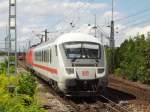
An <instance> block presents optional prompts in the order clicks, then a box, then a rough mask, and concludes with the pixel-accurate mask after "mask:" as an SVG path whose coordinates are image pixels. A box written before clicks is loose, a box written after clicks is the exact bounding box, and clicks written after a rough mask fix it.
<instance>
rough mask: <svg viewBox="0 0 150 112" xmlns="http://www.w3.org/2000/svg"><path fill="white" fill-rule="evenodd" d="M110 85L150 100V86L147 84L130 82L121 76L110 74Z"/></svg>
mask: <svg viewBox="0 0 150 112" xmlns="http://www.w3.org/2000/svg"><path fill="white" fill-rule="evenodd" d="M109 87H111V88H114V89H117V90H120V91H124V92H127V93H130V94H134V95H135V96H136V97H138V98H142V99H145V100H148V101H150V87H149V86H147V85H143V84H139V83H136V82H130V81H127V80H124V79H121V78H116V77H114V76H110V77H109Z"/></svg>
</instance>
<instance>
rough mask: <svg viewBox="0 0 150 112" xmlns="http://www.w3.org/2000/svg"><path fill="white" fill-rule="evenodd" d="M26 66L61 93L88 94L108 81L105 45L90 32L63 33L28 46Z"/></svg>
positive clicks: (104, 86)
mask: <svg viewBox="0 0 150 112" xmlns="http://www.w3.org/2000/svg"><path fill="white" fill-rule="evenodd" d="M26 63H27V67H28V68H29V69H30V70H31V71H32V72H35V73H36V75H37V76H38V77H40V78H42V79H43V80H44V81H46V82H48V83H49V85H50V86H51V87H52V88H53V89H54V90H56V91H57V92H61V93H63V94H65V95H70V96H89V95H96V94H99V93H100V92H102V91H104V90H105V88H106V87H107V84H108V75H107V62H106V54H105V47H104V45H103V44H102V43H100V41H99V40H98V39H97V38H95V37H94V36H92V35H89V34H83V33H66V34H63V35H61V36H59V37H58V38H55V39H52V40H49V41H47V42H44V43H41V44H40V45H38V46H34V47H31V48H30V49H29V50H28V51H27V53H26Z"/></svg>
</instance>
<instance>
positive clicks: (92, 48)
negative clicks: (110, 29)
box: [64, 42, 101, 59]
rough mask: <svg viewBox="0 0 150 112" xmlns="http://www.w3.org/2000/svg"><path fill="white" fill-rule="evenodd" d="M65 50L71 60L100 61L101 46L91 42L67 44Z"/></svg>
mask: <svg viewBox="0 0 150 112" xmlns="http://www.w3.org/2000/svg"><path fill="white" fill-rule="evenodd" d="M64 49H65V52H66V56H67V57H68V58H69V59H99V58H100V55H101V54H100V53H101V49H100V45H99V44H97V43H90V42H72V43H65V44H64Z"/></svg>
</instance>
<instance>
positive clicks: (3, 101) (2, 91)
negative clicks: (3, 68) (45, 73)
mask: <svg viewBox="0 0 150 112" xmlns="http://www.w3.org/2000/svg"><path fill="white" fill-rule="evenodd" d="M30 78H31V79H30ZM28 81H29V82H28ZM31 82H32V83H31ZM10 85H13V86H15V87H16V89H15V91H14V92H13V93H9V91H8V86H10ZM25 85H26V86H25ZM27 86H28V87H27ZM23 89H24V90H23ZM35 90H36V81H35V79H34V78H33V77H32V76H31V75H29V74H23V75H17V76H10V77H8V76H6V75H4V74H1V75H0V112H45V110H43V109H41V108H40V106H39V104H38V102H37V100H36V99H35V98H34V93H35ZM26 91H27V92H26Z"/></svg>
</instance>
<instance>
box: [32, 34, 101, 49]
mask: <svg viewBox="0 0 150 112" xmlns="http://www.w3.org/2000/svg"><path fill="white" fill-rule="evenodd" d="M74 41H76V42H82V41H83V42H85V41H87V42H93V43H99V44H101V43H100V41H99V40H98V39H97V38H95V37H94V36H92V35H88V34H83V33H66V34H63V35H61V36H59V37H57V38H53V39H51V40H49V41H48V42H45V43H42V44H40V45H38V46H37V47H35V48H41V47H46V46H49V44H54V45H59V44H62V43H66V42H74Z"/></svg>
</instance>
